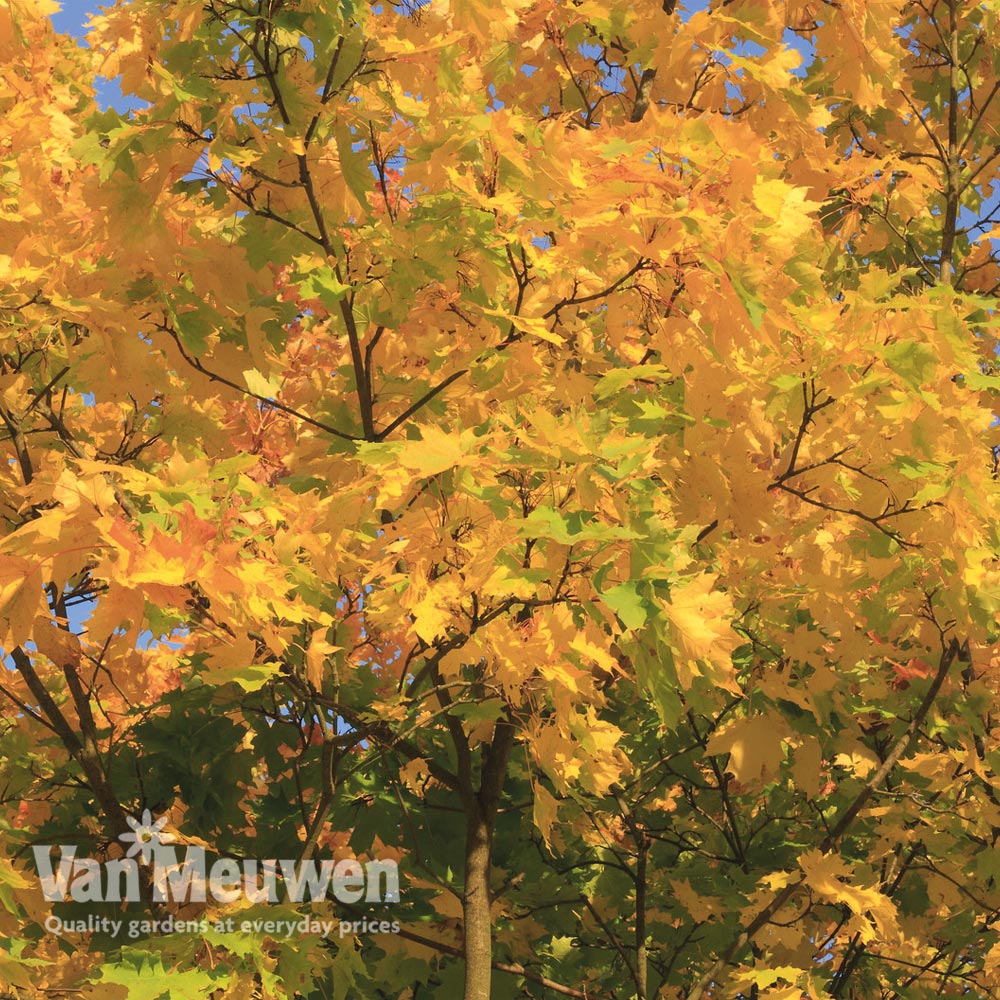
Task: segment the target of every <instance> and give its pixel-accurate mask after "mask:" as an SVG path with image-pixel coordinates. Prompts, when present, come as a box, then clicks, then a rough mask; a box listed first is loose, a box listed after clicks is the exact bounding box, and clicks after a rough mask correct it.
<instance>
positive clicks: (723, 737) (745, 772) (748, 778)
mask: <svg viewBox="0 0 1000 1000" xmlns="http://www.w3.org/2000/svg"><path fill="white" fill-rule="evenodd" d="M784 736H785V733H784V726H783V725H782V720H781V718H780V716H775V715H770V714H767V715H756V716H754V717H753V718H750V719H737V720H736V721H735V722H733V723H731V724H730V725H728V726H727V727H726V728H725V729H722V730H720V731H719V732H717V733H715V735H714V736H712V738H711V739H710V740H709V741H708V743H706V744H705V752H706V753H709V754H729V763H728V764H727V765H726V770H727V771H732V773H733V775H734V776H735V777H736V780H737V781H739V782H740V783H741V784H748V783H750V782H759V781H764V782H766V781H767V780H768V779H770V778H772V777H773V776H774V775H775V774H777V772H778V768H779V767H780V766H781V762H782V761H783V760H784V757H785V754H784V750H783V748H782V740H783V739H784Z"/></svg>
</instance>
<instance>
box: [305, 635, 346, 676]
mask: <svg viewBox="0 0 1000 1000" xmlns="http://www.w3.org/2000/svg"><path fill="white" fill-rule="evenodd" d="M326 631H327V630H326V628H318V629H316V630H315V631H314V632H313V634H312V636H311V637H310V639H309V646H308V648H307V649H306V680H308V681H309V683H310V684H311V685H312V686H313V687H314V688H316V689H317V690H318V689H319V688H320V687H321V686H322V684H323V668H324V666H325V665H326V659H327V657H328V656H331V655H332V654H333V653H336V652H338V651H339V650H340V649H341V647H340V646H334V645H333V644H332V643H330V642H327V639H326Z"/></svg>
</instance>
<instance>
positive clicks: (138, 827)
mask: <svg viewBox="0 0 1000 1000" xmlns="http://www.w3.org/2000/svg"><path fill="white" fill-rule="evenodd" d="M125 819H126V820H127V821H128V825H129V826H130V827H132V830H131V831H130V832H126V833H120V834H118V839H119V840H123V841H125V843H127V844H128V843H131V845H132V846H131V847H130V848H129V849H128V854H127V856H128V857H130V858H131V857H132V856H133V855H135V854H139V855H141V856H142V861H143V864H149V858H150V855H151V854H152V853H153V849H154V848H155V847H156V845H157V844H170V843H173V840H174V836H173V834H172V833H163V832H162V831H163V828H164V827H165V826H166V825H167V817H166V816H161V817H160V818H159V819H158V820H157V821H156V822H155V823H154V822H153V814H152V813H151V812H150V811H149V810H148V809H143V811H142V819H141V820H138V819H134V818H133V817H132V816H126V817H125Z"/></svg>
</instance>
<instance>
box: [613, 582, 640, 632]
mask: <svg viewBox="0 0 1000 1000" xmlns="http://www.w3.org/2000/svg"><path fill="white" fill-rule="evenodd" d="M601 599H602V600H603V601H604V603H605V604H606V605H607V606H608V607H609V608H611V610H612V611H614V613H615V614H616V615H618V617H619V618H620V619H621V620H622V624H624V626H625V627H626V628H629V629H637V628H642V626H643V625H645V624H646V619H647V618H648V617H649V605H648V604H647V602H646V600H645V598H643V597H642V595H641V594H640V593H639V586H638V584H636V583H620V584H618V586H617V587H612V588H611V589H610V590H605V591H604V593H603V594H601Z"/></svg>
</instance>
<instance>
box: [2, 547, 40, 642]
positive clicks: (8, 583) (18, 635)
mask: <svg viewBox="0 0 1000 1000" xmlns="http://www.w3.org/2000/svg"><path fill="white" fill-rule="evenodd" d="M38 569H39V567H38V566H37V565H35V564H33V563H30V562H28V560H27V559H22V558H21V557H20V556H0V616H2V617H3V618H4V619H6V621H7V629H6V634H5V637H4V640H3V643H2V645H3V646H4V648H5V649H8V650H10V649H13V648H14V647H15V646H20V645H22V644H23V643H24V642H26V641H27V640H28V638H29V636H30V635H31V630H32V625H33V623H34V620H35V615H36V613H37V612H38V606H39V604H40V602H41V599H42V581H41V576H40V574H39V572H38Z"/></svg>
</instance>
